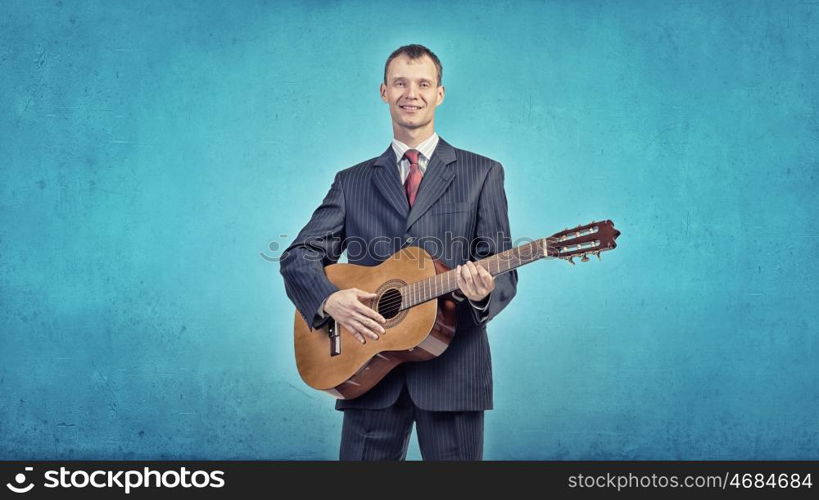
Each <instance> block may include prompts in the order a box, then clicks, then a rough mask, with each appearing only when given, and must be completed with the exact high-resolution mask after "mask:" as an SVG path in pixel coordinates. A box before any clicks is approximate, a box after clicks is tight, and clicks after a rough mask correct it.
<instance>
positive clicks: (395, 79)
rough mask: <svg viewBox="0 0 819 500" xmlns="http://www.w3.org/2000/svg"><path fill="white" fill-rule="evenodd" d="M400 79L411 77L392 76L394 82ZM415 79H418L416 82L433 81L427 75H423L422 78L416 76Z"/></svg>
mask: <svg viewBox="0 0 819 500" xmlns="http://www.w3.org/2000/svg"><path fill="white" fill-rule="evenodd" d="M398 80H409V78H407V77H406V76H394V77H393V78H392V81H394V82H396V81H398ZM415 81H416V82H431V81H432V79H431V78H427V77H425V76H422V77H421V78H416V79H415Z"/></svg>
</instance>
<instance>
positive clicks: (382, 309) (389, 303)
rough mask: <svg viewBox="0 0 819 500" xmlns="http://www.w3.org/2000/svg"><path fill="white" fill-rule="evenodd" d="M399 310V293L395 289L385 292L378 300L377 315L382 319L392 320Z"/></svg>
mask: <svg viewBox="0 0 819 500" xmlns="http://www.w3.org/2000/svg"><path fill="white" fill-rule="evenodd" d="M400 309H401V292H399V291H398V290H396V289H395V288H390V289H389V290H387V291H385V292H384V293H383V294H382V295H381V297H380V298H379V299H378V314H380V315H381V316H384V319H390V318H394V317H395V316H396V315H397V314H398V312H399V310H400Z"/></svg>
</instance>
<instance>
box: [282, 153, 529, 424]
mask: <svg viewBox="0 0 819 500" xmlns="http://www.w3.org/2000/svg"><path fill="white" fill-rule="evenodd" d="M406 245H417V246H421V247H423V248H425V249H426V250H427V251H428V252H429V253H430V255H432V256H433V257H435V258H438V259H440V260H441V261H442V262H444V263H445V264H446V265H447V266H449V267H450V268H454V267H455V266H456V265H458V264H463V263H465V262H466V261H467V260H473V261H474V260H478V259H482V258H484V257H487V256H489V255H493V254H495V253H498V252H502V251H504V250H507V249H509V248H511V246H512V245H511V236H510V233H509V217H508V214H507V202H506V193H505V191H504V188H503V167H502V166H501V164H500V163H498V162H496V161H494V160H491V159H489V158H486V157H484V156H480V155H477V154H475V153H471V152H469V151H464V150H461V149H456V148H453V147H452V146H451V145H449V144H448V143H446V142H445V141H444V140H443V139H440V140H439V142H438V146H437V147H436V148H435V152H434V153H433V154H432V158H430V161H429V164H428V165H427V169H426V173H425V174H424V177H423V180H422V181H421V185H420V187H419V190H418V195H417V197H416V200H415V204H414V205H413V206H412V208H411V209H410V207H409V203H407V197H406V195H405V193H404V189H403V186H402V185H401V179H400V176H399V173H398V167H397V165H396V161H395V153H394V152H393V150H392V148H391V147H388V148H387V150H386V151H384V153H383V154H382V155H381V156H379V157H377V158H372V159H370V160H367V161H365V162H363V163H359V164H358V165H355V166H353V167H350V168H348V169H345V170H342V171H340V172H338V173H337V174H336V176H335V180H334V181H333V185H332V187H331V188H330V192H329V193H327V196H326V197H325V198H324V200H323V201H322V203H321V205H320V206H319V207H318V208H317V209H316V210H315V212H313V215H312V217H311V218H310V221H309V222H308V223H307V225H306V226H305V227H304V229H302V230H301V232H300V233H299V234H298V236H297V237H296V239H295V241H294V242H293V244H292V245H290V246H289V247H288V248H287V249H286V250H285V252H284V253H283V255H282V259H281V261H280V264H281V273H282V276H283V277H284V283H285V289H286V291H287V295H288V297H290V299H291V300H292V301H293V303H294V304H295V305H296V308H297V309H298V310H299V312H300V313H301V314H302V316H303V317H304V319H305V321H306V322H307V323H308V324H310V325H313V326H314V327H317V326H319V325H320V324H321V323H322V320H321V318H320V316H319V315H318V314H317V312H318V310H319V306H320V305H321V303H322V301H323V300H324V299H325V298H327V297H328V296H329V295H330V294H331V293H333V292H335V291H336V290H338V288H337V287H336V286H335V285H333V284H332V283H330V281H329V280H327V277H326V276H325V274H324V271H323V268H324V266H326V265H329V264H332V263H335V262H337V261H338V259H339V257H340V255H341V254H342V252H343V251H344V250H346V251H347V261H348V262H349V263H351V264H359V265H365V266H373V265H376V264H379V263H381V262H383V261H384V260H386V259H387V258H388V257H389V256H390V255H392V254H393V253H395V252H397V251H398V250H399V249H400V248H402V247H403V246H406ZM517 279H518V277H517V271H511V272H507V273H504V274H501V275H498V276H496V277H495V289H494V290H493V291H492V293H491V297H490V300H489V308H488V309H487V310H486V311H485V312H478V310H477V309H475V308H474V307H472V306H471V305H470V304H469V302H468V301H466V300H464V301H462V302H460V304H459V306H458V314H457V317H458V327H457V329H456V333H455V338H454V339H453V340H452V343H451V344H450V346H449V348H448V349H447V350H446V351H445V352H444V353H443V354H442V355H441V356H439V357H438V358H436V359H433V360H430V361H423V362H416V363H405V364H404V365H401V366H399V367H398V368H396V369H395V370H393V371H392V372H391V373H390V374H389V375H387V376H386V377H385V378H384V379H383V380H382V381H381V382H379V384H378V385H377V386H375V387H374V388H373V389H371V390H370V391H369V392H368V393H366V394H364V395H363V396H361V397H359V398H356V399H352V400H344V401H341V400H340V401H338V402H337V404H336V408H339V409H343V408H385V407H387V406H389V405H391V404H392V403H393V402H395V400H396V399H397V398H398V395H399V393H400V392H401V388H402V387H403V385H404V383H406V385H407V388H408V390H409V392H410V396H411V397H412V400H413V402H414V403H415V404H416V405H417V406H419V407H420V408H423V409H425V410H431V411H444V410H448V411H454V410H486V409H490V408H492V366H491V359H490V353H489V342H488V339H487V336H486V324H487V323H488V322H489V320H491V319H492V318H493V317H494V316H495V315H496V314H498V313H499V312H500V311H501V310H503V308H504V307H506V305H507V304H508V303H509V301H510V300H512V298H513V297H514V296H515V292H516V287H517Z"/></svg>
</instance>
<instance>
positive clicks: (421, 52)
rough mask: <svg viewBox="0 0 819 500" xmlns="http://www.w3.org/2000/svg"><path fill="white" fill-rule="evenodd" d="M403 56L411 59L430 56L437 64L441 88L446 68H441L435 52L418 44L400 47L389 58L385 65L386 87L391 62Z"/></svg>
mask: <svg viewBox="0 0 819 500" xmlns="http://www.w3.org/2000/svg"><path fill="white" fill-rule="evenodd" d="M401 54H404V55H406V56H407V57H409V58H410V59H420V58H422V57H424V56H429V58H430V59H432V62H434V63H435V68H436V69H437V70H438V86H439V87H440V86H441V80H442V79H443V76H444V67H443V66H441V61H440V60H439V59H438V56H436V55H435V53H434V52H432V51H431V50H429V49H428V48H426V47H424V46H423V45H418V44H417V43H413V44H410V45H404V46H403V47H398V48H397V49H395V51H394V52H393V53H392V54H390V57H388V58H387V62H386V63H385V64H384V84H385V85H386V84H387V68H388V67H389V66H390V62H391V61H392V60H393V59H395V58H396V57H398V56H400V55H401Z"/></svg>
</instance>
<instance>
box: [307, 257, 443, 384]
mask: <svg viewBox="0 0 819 500" xmlns="http://www.w3.org/2000/svg"><path fill="white" fill-rule="evenodd" d="M324 271H325V274H326V275H327V278H328V279H329V280H330V282H332V283H333V284H334V285H336V286H337V287H338V288H339V289H342V290H343V289H346V288H358V289H360V290H364V291H367V292H372V293H376V294H378V297H376V298H375V299H373V300H372V302H369V303H368V302H365V305H367V306H368V307H372V308H373V309H376V310H379V308H378V307H377V304H379V303H382V304H383V303H384V302H385V301H393V302H394V301H396V300H400V297H398V296H396V289H397V288H398V287H401V286H404V285H406V284H408V283H413V282H416V281H420V280H422V279H424V278H429V277H431V276H434V275H435V274H441V273H444V272H446V271H449V268H447V267H446V266H445V265H444V264H442V263H441V262H440V261H438V260H436V259H433V258H432V257H431V256H430V255H429V254H428V253H427V252H426V251H425V250H424V249H422V248H419V247H407V248H404V249H402V250H400V251H398V252H397V253H395V254H394V255H392V256H391V257H389V258H388V259H387V260H385V261H384V262H383V263H381V264H379V265H377V266H372V267H368V266H360V265H356V264H332V265H329V266H327V267H325V268H324ZM456 306H457V302H456V301H455V300H454V299H453V298H452V296H451V294H446V295H442V296H440V297H437V298H435V299H432V300H428V301H426V302H423V303H421V304H418V305H416V306H413V307H410V308H407V309H403V310H400V311H397V312H396V314H394V315H393V316H392V317H389V316H387V315H384V317H385V319H386V320H387V323H386V324H385V325H383V327H384V329H385V333H384V334H382V335H381V337H380V338H379V339H378V340H372V339H367V343H366V344H361V343H360V342H359V341H358V340H356V339H355V337H353V336H352V335H351V334H349V333H348V332H344V331H341V330H343V327H342V326H341V325H340V324H339V325H338V330H339V331H338V332H336V333H337V334H338V335H339V338H338V339H337V340H338V343H337V344H336V345H337V348H338V354H335V355H331V347H332V346H333V340H332V338H331V337H330V326H329V325H326V326H324V327H323V328H320V329H316V330H312V331H311V330H310V328H309V327H308V325H307V323H305V321H304V319H303V318H302V317H301V315H300V314H299V313H298V312H296V314H295V328H294V330H295V350H296V366H297V367H298V370H299V374H300V375H301V377H302V379H303V380H304V381H305V382H306V383H307V385H309V386H311V387H313V388H315V389H319V390H322V391H325V392H327V393H329V394H331V395H332V396H334V397H336V398H340V399H353V398H356V397H358V396H360V395H362V394H364V393H365V392H367V391H368V390H369V389H371V388H372V387H373V386H375V385H376V384H377V383H378V382H379V381H380V380H381V379H382V378H384V376H385V375H387V373H389V372H390V370H392V369H393V368H395V367H396V366H398V365H399V364H401V363H404V362H407V361H426V360H430V359H432V358H435V357H437V356H440V355H441V353H443V352H444V351H445V350H446V348H447V347H448V346H449V343H450V341H451V340H452V337H453V336H454V335H455V326H456ZM382 315H383V314H382ZM329 323H330V324H333V323H335V321H332V320H331V321H330V322H329Z"/></svg>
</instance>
